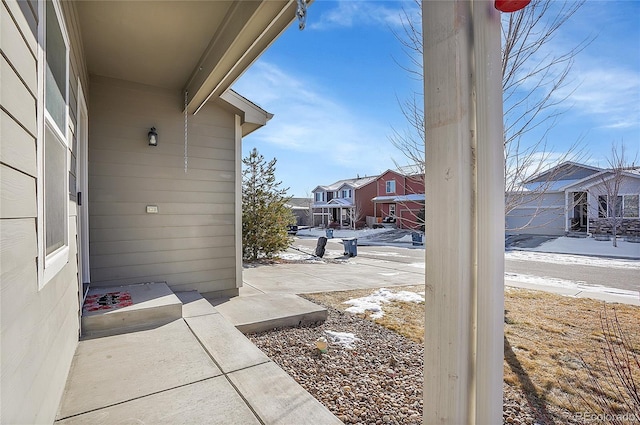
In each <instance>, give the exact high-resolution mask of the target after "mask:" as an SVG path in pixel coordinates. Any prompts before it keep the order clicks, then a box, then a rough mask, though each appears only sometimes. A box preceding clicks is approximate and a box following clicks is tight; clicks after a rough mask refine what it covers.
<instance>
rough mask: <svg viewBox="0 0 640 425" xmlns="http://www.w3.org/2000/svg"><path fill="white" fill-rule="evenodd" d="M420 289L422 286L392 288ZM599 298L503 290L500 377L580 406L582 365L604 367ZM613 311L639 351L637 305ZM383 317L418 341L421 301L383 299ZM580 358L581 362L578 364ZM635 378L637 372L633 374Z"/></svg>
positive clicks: (343, 295) (339, 301)
mask: <svg viewBox="0 0 640 425" xmlns="http://www.w3.org/2000/svg"><path fill="white" fill-rule="evenodd" d="M393 290H394V291H397V290H405V291H414V292H420V291H424V286H407V287H402V288H394V289H393ZM373 291H374V290H371V289H367V290H355V291H345V292H332V293H321V294H309V295H308V297H309V298H310V299H312V300H314V301H317V302H319V303H322V304H325V305H329V306H331V307H334V308H336V309H339V310H345V309H346V308H347V307H348V305H346V304H343V303H344V301H346V300H348V299H352V298H358V297H363V296H366V295H370V294H371V293H372V292H373ZM603 309H604V303H603V302H601V301H597V300H591V299H585V298H570V297H562V296H559V295H555V294H549V293H546V292H540V291H529V290H523V289H509V290H508V291H506V292H505V325H504V355H505V361H504V381H505V383H507V384H509V385H512V386H514V387H517V388H519V389H521V390H522V391H523V393H524V394H525V396H526V398H527V400H528V402H529V403H530V404H532V405H537V406H542V408H544V405H546V404H547V403H551V404H553V405H555V406H557V407H559V408H561V409H567V410H569V411H571V412H576V411H584V410H585V408H586V406H585V405H584V401H583V400H584V399H590V397H589V395H592V394H593V392H594V391H601V390H598V389H596V388H594V386H593V385H592V384H590V381H589V379H588V374H587V371H586V370H585V369H584V367H583V365H584V363H586V364H587V365H589V367H590V368H591V371H592V372H593V373H594V374H595V375H596V376H599V377H600V378H601V379H602V380H603V381H604V380H605V379H607V375H608V374H609V373H608V372H607V368H606V365H605V358H604V354H603V351H602V349H603V347H604V346H603V342H604V340H605V335H604V333H603V329H602V324H601V321H600V315H601V313H602V312H603ZM613 309H615V313H616V315H617V319H618V321H619V322H620V325H621V327H622V329H624V330H625V333H626V335H627V337H628V338H629V341H630V343H631V347H632V348H631V350H632V351H633V352H635V353H636V354H638V353H640V326H639V324H640V307H637V306H630V305H622V304H608V305H607V311H608V312H609V313H612V312H613ZM384 311H385V316H383V317H382V318H381V319H376V320H375V322H376V323H378V324H380V325H382V326H385V327H387V328H389V329H392V330H394V331H396V332H398V333H400V334H401V335H404V336H405V337H407V338H410V339H412V340H414V341H417V342H423V340H424V303H421V304H416V303H401V302H393V303H390V304H385V306H384ZM583 361H584V363H583ZM635 378H636V382H640V376H635ZM612 385H613V386H614V387H613V388H611V385H608V386H605V387H604V391H605V392H606V393H607V394H606V396H607V397H608V399H609V400H611V401H612V402H613V403H614V404H615V403H616V402H617V401H619V394H617V393H616V391H615V382H613V383H612Z"/></svg>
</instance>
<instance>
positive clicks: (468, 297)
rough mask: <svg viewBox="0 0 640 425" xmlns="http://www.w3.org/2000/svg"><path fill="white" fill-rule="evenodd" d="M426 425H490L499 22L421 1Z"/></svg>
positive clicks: (498, 387) (475, 6)
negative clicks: (423, 113) (424, 135)
mask: <svg viewBox="0 0 640 425" xmlns="http://www.w3.org/2000/svg"><path fill="white" fill-rule="evenodd" d="M422 7H423V13H422V16H423V36H424V39H423V41H424V77H425V81H424V84H425V91H424V93H425V124H426V146H425V156H426V182H425V193H426V199H427V200H428V202H426V203H425V209H426V214H425V215H426V220H425V230H426V232H425V233H426V236H427V237H426V242H425V251H426V276H425V279H426V296H425V309H426V317H425V362H424V377H425V382H424V417H423V422H424V423H425V424H432V423H442V424H471V423H499V422H501V420H502V419H501V418H502V362H503V330H502V326H503V320H504V319H503V314H504V176H503V174H502V172H501V171H502V170H504V159H503V152H502V141H503V135H502V91H501V86H500V81H501V78H500V74H501V66H500V17H499V14H498V12H497V11H496V10H494V9H493V1H486V0H479V1H475V2H472V1H462V0H454V1H446V2H444V1H423V3H422Z"/></svg>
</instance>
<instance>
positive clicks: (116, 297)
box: [82, 282, 182, 336]
mask: <svg viewBox="0 0 640 425" xmlns="http://www.w3.org/2000/svg"><path fill="white" fill-rule="evenodd" d="M181 317H182V303H181V302H180V300H179V299H178V297H176V296H175V294H174V293H173V292H172V291H171V289H169V287H168V286H167V284H166V283H164V282H157V283H143V284H139V285H127V286H112V287H92V288H91V289H89V293H88V294H87V299H86V300H85V303H84V306H83V311H82V333H83V335H94V336H98V335H99V336H105V335H112V334H115V333H117V332H122V331H131V330H134V329H140V328H144V327H149V326H152V325H158V324H165V323H169V322H171V321H173V320H176V319H179V318H181Z"/></svg>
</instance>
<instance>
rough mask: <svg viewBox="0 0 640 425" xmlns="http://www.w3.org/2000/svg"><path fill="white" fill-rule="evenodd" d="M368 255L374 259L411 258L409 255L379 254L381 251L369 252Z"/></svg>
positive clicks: (395, 253) (397, 253) (396, 253)
mask: <svg viewBox="0 0 640 425" xmlns="http://www.w3.org/2000/svg"><path fill="white" fill-rule="evenodd" d="M367 255H369V256H372V257H396V258H409V256H408V255H402V254H400V253H399V252H379V251H368V252H367Z"/></svg>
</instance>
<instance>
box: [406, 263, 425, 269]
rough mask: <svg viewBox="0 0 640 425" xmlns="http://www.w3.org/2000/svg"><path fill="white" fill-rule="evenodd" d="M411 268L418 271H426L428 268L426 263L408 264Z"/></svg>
mask: <svg viewBox="0 0 640 425" xmlns="http://www.w3.org/2000/svg"><path fill="white" fill-rule="evenodd" d="M408 266H409V267H415V268H417V269H424V268H425V267H426V264H425V263H411V264H408Z"/></svg>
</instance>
